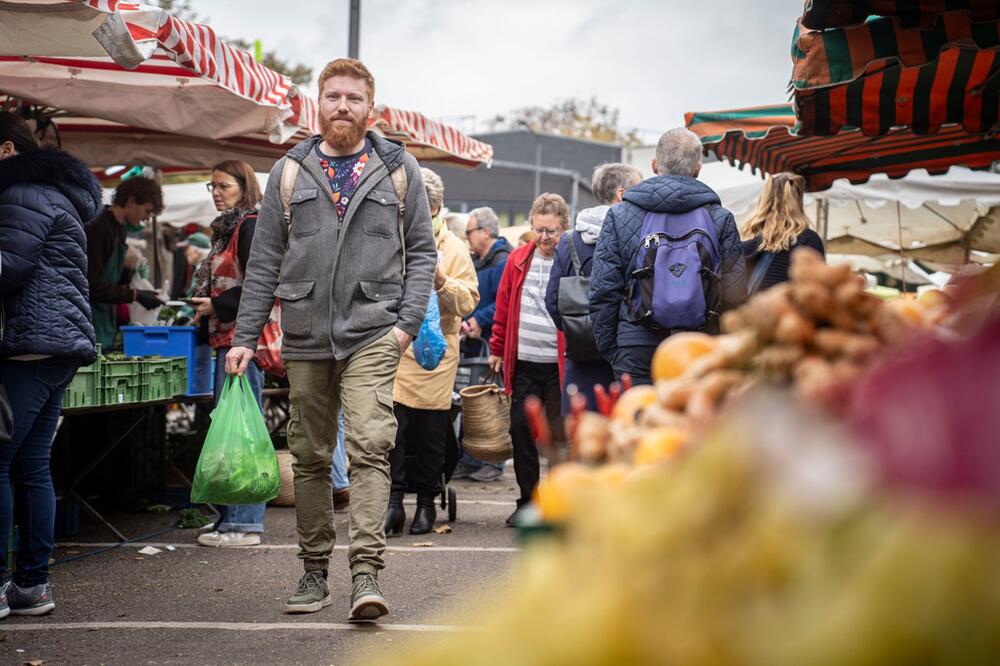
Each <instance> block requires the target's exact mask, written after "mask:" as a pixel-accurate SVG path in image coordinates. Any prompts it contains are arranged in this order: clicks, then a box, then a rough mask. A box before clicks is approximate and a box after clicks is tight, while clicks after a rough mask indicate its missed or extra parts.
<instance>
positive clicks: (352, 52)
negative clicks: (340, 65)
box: [347, 0, 361, 58]
mask: <svg viewBox="0 0 1000 666" xmlns="http://www.w3.org/2000/svg"><path fill="white" fill-rule="evenodd" d="M348 24H349V28H348V33H347V55H348V57H350V58H357V57H358V53H359V48H358V47H359V44H358V42H359V40H360V37H361V35H360V33H361V0H351V16H350V20H349V21H348Z"/></svg>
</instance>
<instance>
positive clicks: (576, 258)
mask: <svg viewBox="0 0 1000 666" xmlns="http://www.w3.org/2000/svg"><path fill="white" fill-rule="evenodd" d="M578 233H580V232H578V231H574V232H572V233H571V234H570V235H569V243H568V245H569V258H570V260H571V261H572V262H573V272H575V273H576V274H577V275H578V276H580V277H583V273H582V272H581V268H582V266H583V263H582V262H581V261H580V255H579V253H577V251H576V236H577V234H578Z"/></svg>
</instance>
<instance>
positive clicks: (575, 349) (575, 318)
mask: <svg viewBox="0 0 1000 666" xmlns="http://www.w3.org/2000/svg"><path fill="white" fill-rule="evenodd" d="M577 233H578V232H576V231H574V232H572V234H571V235H570V238H569V243H568V245H569V256H570V259H571V260H572V261H573V272H574V273H576V275H570V276H566V277H563V278H561V279H560V280H559V295H558V297H557V301H556V303H557V304H558V306H559V317H560V318H561V319H562V329H563V336H565V338H566V358H568V359H570V360H572V361H583V362H591V363H592V362H594V361H603V360H604V357H603V356H601V352H599V351H597V343H596V342H594V325H593V324H592V323H591V321H590V300H589V298H588V294H589V292H590V276H589V275H583V274H582V272H581V270H580V268H581V265H582V264H581V262H580V255H579V254H578V253H577V251H576V236H577Z"/></svg>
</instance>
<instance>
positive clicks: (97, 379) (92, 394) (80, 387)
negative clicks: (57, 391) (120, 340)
mask: <svg viewBox="0 0 1000 666" xmlns="http://www.w3.org/2000/svg"><path fill="white" fill-rule="evenodd" d="M101 379H102V378H101V349H100V345H98V348H97V360H96V361H94V362H93V363H91V364H90V365H85V366H82V367H81V368H79V369H78V370H77V371H76V374H75V375H73V380H72V381H71V382H70V383H69V386H67V387H66V393H64V394H63V401H62V406H63V409H72V408H73V407H98V406H100V405H101V404H102V395H101Z"/></svg>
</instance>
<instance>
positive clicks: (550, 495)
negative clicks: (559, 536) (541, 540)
mask: <svg viewBox="0 0 1000 666" xmlns="http://www.w3.org/2000/svg"><path fill="white" fill-rule="evenodd" d="M594 479H595V475H594V472H593V471H591V469H590V468H589V467H586V466H585V465H581V464H579V463H572V462H569V463H563V464H561V465H557V466H555V467H553V468H552V470H551V471H550V472H549V474H548V476H546V477H545V478H544V479H542V481H541V482H540V483H539V484H538V487H537V488H536V489H535V495H534V498H533V499H534V502H535V505H536V506H537V507H538V510H539V511H540V512H541V514H542V518H543V519H545V520H546V521H547V522H550V523H559V522H562V521H564V520H566V518H567V517H568V516H569V513H570V509H571V508H572V507H573V505H574V504H575V503H576V502H577V501H578V498H579V497H580V495H581V494H583V493H584V492H586V490H588V489H590V488H592V487H593V485H594Z"/></svg>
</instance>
